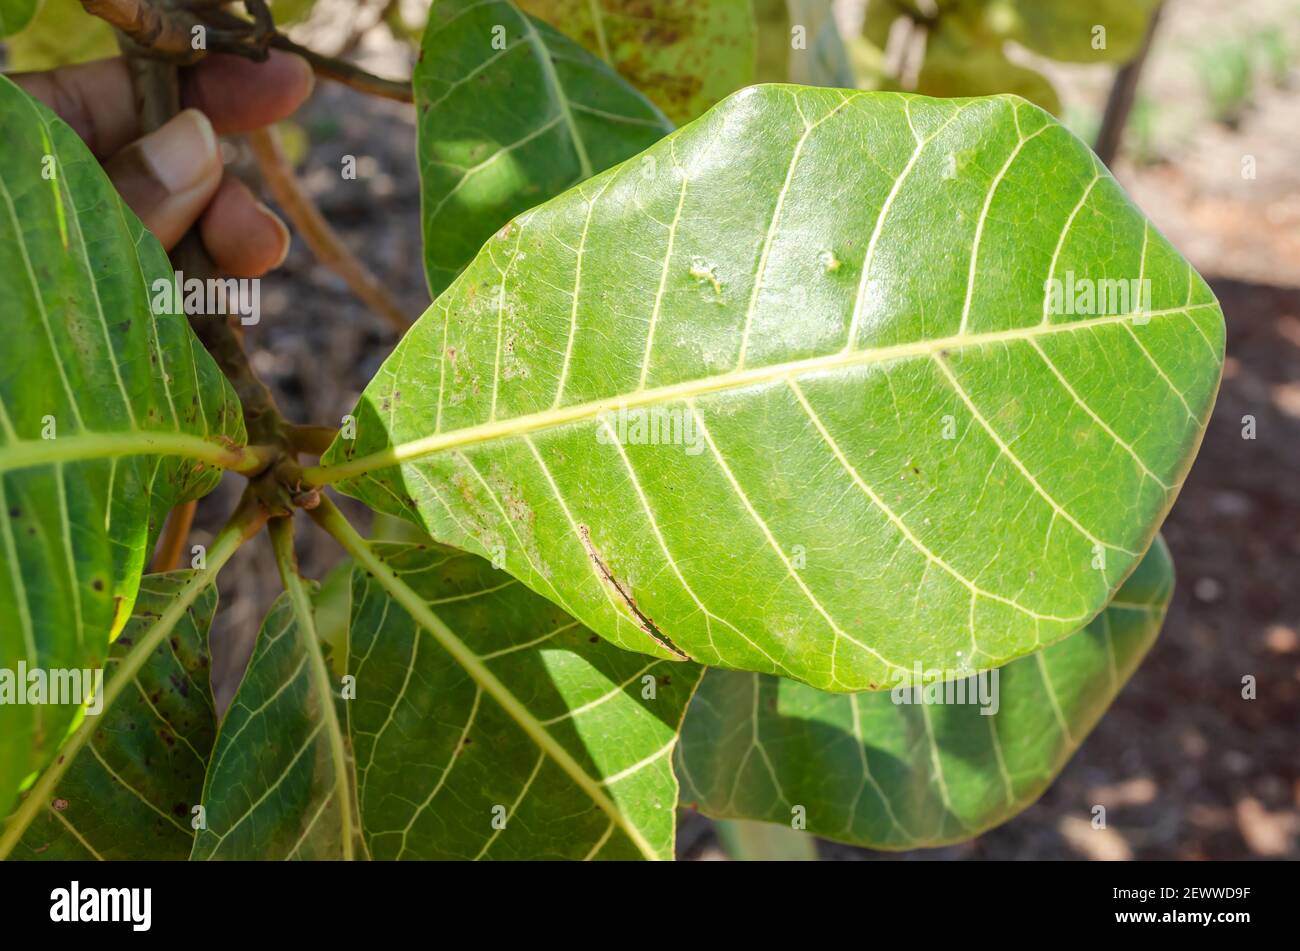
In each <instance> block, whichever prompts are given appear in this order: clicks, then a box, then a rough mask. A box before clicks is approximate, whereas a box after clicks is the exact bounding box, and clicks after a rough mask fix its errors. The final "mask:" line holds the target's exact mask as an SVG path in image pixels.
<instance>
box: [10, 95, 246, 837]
mask: <svg viewBox="0 0 1300 951" xmlns="http://www.w3.org/2000/svg"><path fill="white" fill-rule="evenodd" d="M0 141H3V142H4V143H5V162H4V165H3V167H2V168H0V299H3V300H4V301H5V302H6V304H5V315H6V332H7V352H6V355H5V361H4V365H3V369H0V616H2V617H4V618H6V619H7V621H6V623H5V624H4V625H3V627H0V668H6V669H11V670H12V669H14V668H15V667H16V665H17V664H18V662H19V661H20V660H21V661H24V662H26V663H27V665H28V667H29V668H35V667H42V668H46V669H49V668H83V667H99V666H101V665H102V664H103V661H104V658H105V657H106V655H107V651H108V645H109V642H110V640H111V639H112V637H113V636H114V635H116V633H117V632H118V630H120V629H121V627H122V625H123V624H124V623H125V622H126V620H127V618H128V617H129V616H130V614H131V608H132V605H133V604H134V602H135V595H136V589H137V587H138V585H139V583H140V576H141V573H142V571H143V568H144V564H145V560H146V558H147V557H148V554H149V550H150V548H151V546H152V542H153V540H154V538H155V536H156V530H157V528H158V527H159V526H160V525H161V522H162V519H163V518H164V516H165V515H166V513H167V511H168V509H170V508H171V507H172V506H174V505H176V504H178V503H180V502H184V501H187V500H189V499H195V498H198V497H199V496H201V495H204V494H205V493H206V492H207V491H208V490H210V489H211V488H212V486H214V485H215V484H216V482H217V480H218V479H219V478H220V470H219V468H218V467H219V466H231V467H245V466H246V465H247V463H248V459H247V458H246V457H247V456H248V455H249V454H247V453H245V452H244V451H243V450H241V449H240V448H239V447H240V446H241V445H242V444H243V442H244V438H245V437H244V425H243V420H242V418H241V415H240V410H239V404H238V402H237V401H236V399H235V395H234V392H233V390H232V389H231V387H230V386H229V384H228V383H227V382H226V381H225V379H224V378H223V377H222V376H221V374H220V372H219V371H218V369H217V367H216V365H215V364H214V363H213V361H212V360H211V358H210V357H209V356H208V355H207V353H206V352H205V351H204V350H203V348H202V346H200V345H199V343H198V342H197V340H196V339H195V338H194V335H193V333H192V332H191V330H190V328H189V324H188V322H187V321H186V318H185V316H184V315H183V314H180V313H178V312H175V311H170V310H164V311H163V312H161V313H158V314H154V313H153V312H152V311H151V302H152V301H153V299H154V296H155V294H154V292H153V289H152V285H153V283H154V282H155V281H160V280H161V281H168V282H170V281H171V280H172V271H171V268H170V265H169V264H168V261H167V255H166V253H165V252H164V251H163V249H162V247H161V246H160V245H159V244H158V242H157V241H156V240H155V239H154V238H153V237H152V236H151V235H150V234H148V233H147V232H146V231H145V230H144V228H143V226H142V225H141V224H140V222H139V221H138V220H137V219H136V218H135V216H134V215H132V214H131V212H130V211H129V210H128V209H127V208H126V206H125V205H124V204H123V203H122V201H121V199H120V198H119V197H118V195H117V192H116V191H114V189H113V186H112V184H111V183H110V182H109V180H108V177H107V176H106V175H105V174H104V172H103V170H102V169H101V168H100V166H99V164H98V162H96V161H95V159H94V157H93V156H92V155H91V154H90V152H89V151H88V150H87V149H86V147H85V146H84V145H83V143H82V142H81V141H80V140H79V139H78V138H77V136H76V134H75V133H74V132H73V131H72V130H71V129H70V128H68V126H67V125H65V124H64V123H63V122H62V121H60V120H59V119H58V118H56V117H55V116H54V114H53V113H51V112H50V111H49V110H48V109H46V108H45V107H44V106H42V105H40V104H39V103H37V102H36V101H35V100H34V99H32V98H31V97H30V96H28V95H27V94H26V93H25V92H23V91H22V90H20V89H19V88H18V87H17V86H16V85H14V84H13V83H12V82H11V81H10V80H9V79H7V78H0ZM73 713H74V709H73V708H70V707H58V706H45V707H32V706H17V705H9V704H5V705H0V814H3V813H6V812H7V811H8V809H9V807H10V805H11V804H12V802H13V796H14V794H15V793H16V791H17V789H18V788H19V785H20V783H22V782H23V780H24V778H25V777H27V776H29V775H30V774H31V773H32V772H34V771H35V770H37V769H39V768H40V767H41V766H42V765H44V763H46V762H47V761H48V760H49V757H50V756H51V754H52V752H53V750H54V749H55V747H57V745H58V744H59V742H61V740H62V738H63V736H64V735H65V734H66V732H67V729H68V726H69V724H70V723H71V720H72V717H73Z"/></svg>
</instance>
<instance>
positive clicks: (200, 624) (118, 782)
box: [12, 571, 217, 861]
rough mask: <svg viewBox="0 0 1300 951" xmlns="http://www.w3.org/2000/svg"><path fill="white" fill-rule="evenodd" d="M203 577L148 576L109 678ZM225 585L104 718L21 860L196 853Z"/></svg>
mask: <svg viewBox="0 0 1300 951" xmlns="http://www.w3.org/2000/svg"><path fill="white" fill-rule="evenodd" d="M193 577H194V572H191V571H176V572H171V573H168V574H162V575H148V576H146V577H145V578H144V580H143V581H142V582H141V584H140V596H139V598H138V599H137V600H136V603H135V609H134V612H133V613H132V616H131V620H130V621H129V622H127V625H126V628H125V629H124V630H123V631H122V634H121V636H120V637H118V639H117V640H116V641H114V642H113V647H112V651H111V654H110V657H109V661H108V665H107V669H106V670H105V671H104V678H105V680H106V681H107V680H108V678H110V677H112V676H113V675H114V673H115V672H116V670H117V663H118V662H119V661H120V659H121V658H122V657H123V656H124V655H125V654H126V653H127V652H128V651H129V650H130V649H131V648H132V647H133V646H134V644H135V641H136V638H137V636H138V635H140V634H142V633H143V632H144V630H145V628H147V627H148V626H149V625H151V624H153V623H154V622H155V621H156V620H157V618H158V616H159V615H160V614H161V613H162V612H163V610H164V609H165V608H166V607H167V605H168V603H169V602H170V601H171V600H172V599H173V598H174V597H175V595H176V594H177V592H178V591H179V590H180V589H181V588H182V587H183V586H184V585H186V584H189V583H192V580H191V579H192V578H193ZM216 607H217V591H216V588H215V587H211V586H209V587H207V588H205V589H204V591H203V592H202V593H200V594H199V596H198V598H197V599H196V601H195V603H194V604H193V605H192V606H191V607H190V609H189V612H188V613H187V614H186V615H185V616H184V617H183V618H182V619H181V621H180V623H178V624H177V625H176V627H175V628H174V629H173V630H172V632H171V635H170V636H169V637H168V639H167V640H166V641H165V642H164V643H163V644H162V646H160V647H159V648H158V649H157V650H155V651H154V653H153V654H152V656H150V657H149V659H148V660H147V661H145V664H144V666H143V667H142V668H141V670H140V673H139V674H138V675H137V676H136V678H135V682H134V684H133V686H132V687H131V688H128V689H127V690H126V691H125V692H124V693H123V694H122V695H121V697H120V699H119V700H118V701H117V703H115V704H114V705H113V707H112V708H111V709H109V710H107V711H106V712H104V713H103V714H101V715H102V716H103V718H104V722H103V723H102V724H101V725H100V727H99V729H98V731H97V732H96V733H95V734H94V736H92V737H91V739H90V740H89V742H88V743H87V745H86V746H84V747H82V749H81V750H80V752H79V753H78V754H77V756H76V758H75V759H74V760H73V762H72V764H71V765H70V766H69V767H68V768H67V772H65V773H64V775H63V778H62V779H61V780H60V782H59V784H58V785H57V786H56V787H55V789H54V798H53V800H52V802H51V803H50V804H49V807H48V808H47V809H45V810H44V811H43V812H41V813H39V814H38V815H37V817H36V819H35V820H34V821H33V822H32V824H31V825H30V826H28V828H27V831H26V832H25V833H24V834H23V837H22V840H21V842H20V843H19V845H18V846H17V847H16V848H15V851H14V852H13V854H12V857H13V858H16V859H43V860H61V859H81V860H86V859H96V860H110V859H130V860H134V861H141V860H150V861H156V860H176V859H185V858H187V857H188V856H189V854H190V846H191V844H192V843H193V840H194V832H193V830H192V828H191V826H190V821H191V817H192V814H191V810H192V809H193V807H194V806H196V805H198V803H199V796H200V793H201V792H202V789H203V776H204V771H205V770H206V769H207V765H208V756H209V754H210V753H211V751H212V739H213V736H214V735H215V733H216V726H217V715H216V710H215V708H214V706H213V699H212V687H211V684H210V682H209V679H208V676H209V671H210V668H211V664H210V660H209V658H210V655H209V653H208V630H209V628H210V627H211V624H212V616H213V614H214V613H215V611H216Z"/></svg>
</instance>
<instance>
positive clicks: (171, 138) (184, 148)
mask: <svg viewBox="0 0 1300 951" xmlns="http://www.w3.org/2000/svg"><path fill="white" fill-rule="evenodd" d="M140 151H141V153H142V154H143V156H144V160H145V162H146V163H147V164H148V166H149V168H150V170H151V171H152V172H153V174H154V177H156V178H157V179H158V181H160V182H162V184H163V186H164V187H165V188H166V189H167V190H168V191H169V192H171V193H172V194H173V195H174V194H177V193H179V192H183V191H186V190H187V189H189V188H192V187H194V186H195V185H197V184H199V183H200V182H202V181H204V180H205V179H206V178H208V177H209V176H210V175H211V173H212V169H213V167H214V166H218V167H219V166H220V164H221V153H220V149H219V147H218V145H217V135H216V133H215V132H213V131H212V123H210V122H209V121H208V117H207V116H205V115H204V114H203V113H201V112H199V111H198V110H197V109H186V110H185V111H184V112H182V113H180V114H179V115H177V116H176V117H175V118H174V119H172V120H171V121H170V122H168V123H167V124H166V125H164V126H163V127H162V128H161V129H159V130H158V131H157V132H154V133H153V134H152V135H148V136H145V138H143V139H142V140H140Z"/></svg>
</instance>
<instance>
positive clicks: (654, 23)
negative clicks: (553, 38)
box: [519, 0, 756, 124]
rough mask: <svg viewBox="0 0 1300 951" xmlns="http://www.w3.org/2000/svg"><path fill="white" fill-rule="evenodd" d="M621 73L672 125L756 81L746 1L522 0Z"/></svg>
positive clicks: (751, 22)
mask: <svg viewBox="0 0 1300 951" xmlns="http://www.w3.org/2000/svg"><path fill="white" fill-rule="evenodd" d="M519 6H521V7H522V8H523V9H525V10H527V11H528V12H529V13H532V14H533V15H535V16H538V17H541V18H542V19H543V20H546V21H547V22H548V23H551V24H552V25H553V26H555V27H556V28H557V29H559V30H560V31H561V32H562V33H564V34H565V35H567V36H571V37H573V38H574V39H576V40H577V41H578V42H579V43H581V44H582V45H583V46H585V47H586V48H587V49H589V50H591V52H593V53H595V54H596V55H597V56H599V57H600V58H601V59H602V60H604V61H605V62H606V63H609V64H610V65H611V66H613V67H614V68H615V69H617V70H618V71H619V73H621V74H622V75H623V76H624V77H625V78H626V79H627V80H628V81H629V82H630V83H632V85H633V86H635V87H636V88H637V89H640V90H641V91H642V92H644V93H645V94H646V95H647V96H649V97H650V99H651V101H653V102H654V103H655V105H657V106H658V107H659V108H660V109H662V110H663V111H664V113H665V114H666V115H667V116H668V118H670V119H671V120H672V121H673V122H675V123H678V124H681V123H683V122H689V121H690V120H691V119H694V118H695V117H696V116H698V115H699V114H700V113H702V112H704V110H706V109H708V108H709V107H710V106H712V105H713V104H714V103H715V102H717V101H718V100H720V99H722V98H723V97H724V96H727V95H729V94H730V93H733V92H735V91H736V90H737V89H739V88H740V87H742V86H746V85H748V84H750V83H752V82H753V81H754V69H755V46H756V40H755V28H754V11H753V10H752V8H751V5H750V2H749V0H714V2H710V3H700V2H698V0H521V2H520V3H519Z"/></svg>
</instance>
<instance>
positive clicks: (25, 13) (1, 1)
mask: <svg viewBox="0 0 1300 951" xmlns="http://www.w3.org/2000/svg"><path fill="white" fill-rule="evenodd" d="M39 3H40V0H0V37H4V36H13V34H15V33H17V32H18V31H19V30H21V29H22V28H23V27H25V26H27V24H28V23H30V22H31V20H32V17H33V16H35V15H36V7H37V5H38V4H39Z"/></svg>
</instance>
